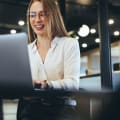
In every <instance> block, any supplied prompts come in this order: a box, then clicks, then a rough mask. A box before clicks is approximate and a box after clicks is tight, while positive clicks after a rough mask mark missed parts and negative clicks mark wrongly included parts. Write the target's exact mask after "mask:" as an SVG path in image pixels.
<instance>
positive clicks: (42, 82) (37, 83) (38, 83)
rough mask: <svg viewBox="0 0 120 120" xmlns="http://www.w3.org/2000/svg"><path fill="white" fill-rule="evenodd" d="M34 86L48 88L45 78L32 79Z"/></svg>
mask: <svg viewBox="0 0 120 120" xmlns="http://www.w3.org/2000/svg"><path fill="white" fill-rule="evenodd" d="M34 85H35V88H48V83H47V80H42V81H40V80H34Z"/></svg>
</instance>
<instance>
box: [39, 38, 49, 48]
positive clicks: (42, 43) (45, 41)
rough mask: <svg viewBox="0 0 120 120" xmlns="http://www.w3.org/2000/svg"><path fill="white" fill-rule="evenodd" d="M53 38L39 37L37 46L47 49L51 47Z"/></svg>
mask: <svg viewBox="0 0 120 120" xmlns="http://www.w3.org/2000/svg"><path fill="white" fill-rule="evenodd" d="M50 45H51V38H49V37H48V36H47V37H46V36H37V46H39V47H42V48H45V47H47V48H48V47H51V46H50Z"/></svg>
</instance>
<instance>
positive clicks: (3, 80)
mask: <svg viewBox="0 0 120 120" xmlns="http://www.w3.org/2000/svg"><path fill="white" fill-rule="evenodd" d="M27 39H28V38H27V35H26V34H25V33H17V34H4V35H0V96H3V97H20V96H27V95H30V94H31V92H32V90H33V84H32V77H31V70H30V64H29V56H28V48H27V44H28V43H27Z"/></svg>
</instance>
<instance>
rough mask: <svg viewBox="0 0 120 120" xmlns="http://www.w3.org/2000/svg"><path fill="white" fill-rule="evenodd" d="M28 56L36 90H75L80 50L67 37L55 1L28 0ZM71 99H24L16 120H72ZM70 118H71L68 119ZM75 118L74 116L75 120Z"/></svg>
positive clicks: (51, 97)
mask: <svg viewBox="0 0 120 120" xmlns="http://www.w3.org/2000/svg"><path fill="white" fill-rule="evenodd" d="M27 22H28V36H29V42H30V44H29V46H28V48H29V56H30V65H31V72H32V78H33V81H34V84H35V87H36V86H37V87H41V88H44V89H45V88H53V89H64V90H78V89H79V77H80V51H79V44H78V41H77V40H74V39H73V38H70V37H68V35H67V32H66V28H65V26H64V23H63V20H62V16H61V13H60V10H59V7H58V4H57V2H56V1H55V0H31V2H30V4H29V7H28V11H27ZM73 114H74V115H76V114H75V109H74V106H73V103H72V106H71V99H69V98H64V97H63V98H61V97H58V96H54V97H53V96H50V97H47V98H46V97H45V98H41V97H36V98H29V99H26V98H23V99H21V100H20V101H19V105H18V113H17V119H18V120H64V119H65V120H73V116H74V115H73ZM71 116H72V117H71ZM77 119H78V118H77V117H76V118H75V117H74V120H77Z"/></svg>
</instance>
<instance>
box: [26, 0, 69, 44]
mask: <svg viewBox="0 0 120 120" xmlns="http://www.w3.org/2000/svg"><path fill="white" fill-rule="evenodd" d="M36 1H39V2H42V4H43V8H44V10H45V11H47V12H48V19H49V23H48V26H47V32H48V36H49V37H52V38H54V37H55V36H59V37H62V36H68V34H67V30H66V28H65V25H64V22H63V18H62V15H61V13H60V9H59V6H58V4H57V1H56V0H31V1H30V3H29V6H28V10H27V29H28V38H29V42H33V41H34V39H35V37H36V35H35V33H34V31H33V30H32V28H31V25H30V20H29V12H30V7H31V5H32V3H34V2H36Z"/></svg>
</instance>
